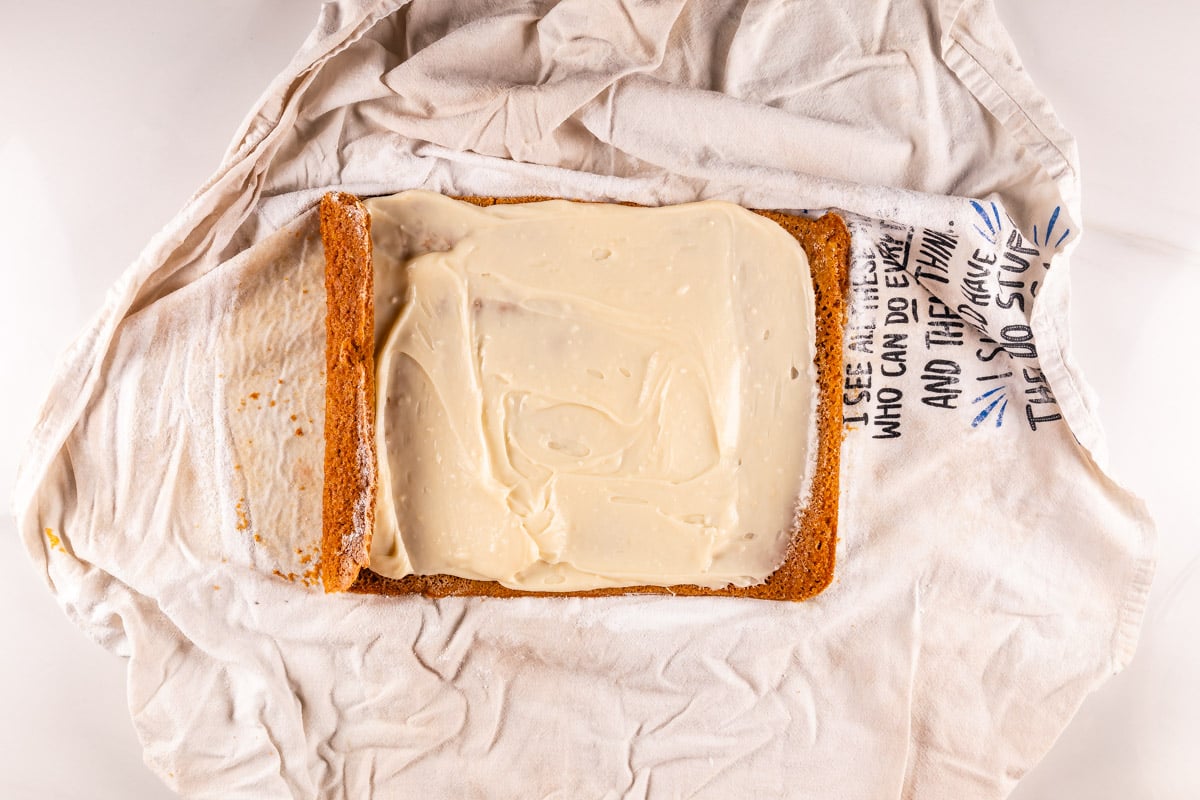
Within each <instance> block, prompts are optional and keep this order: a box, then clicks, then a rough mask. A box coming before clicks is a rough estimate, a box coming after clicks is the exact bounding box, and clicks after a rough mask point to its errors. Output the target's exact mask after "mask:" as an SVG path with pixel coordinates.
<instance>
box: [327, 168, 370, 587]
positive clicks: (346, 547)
mask: <svg viewBox="0 0 1200 800" xmlns="http://www.w3.org/2000/svg"><path fill="white" fill-rule="evenodd" d="M320 217H321V240H322V242H324V245H325V306H326V315H325V485H324V489H323V491H322V493H321V523H322V532H321V583H322V584H323V585H324V587H325V591H327V592H343V591H345V590H347V589H349V588H350V586H351V585H352V584H353V583H354V579H355V578H356V577H357V576H358V573H359V570H360V569H361V568H363V567H365V566H367V564H369V563H370V555H369V553H370V550H371V535H372V533H373V532H374V530H375V472H376V458H375V333H374V331H375V273H374V270H373V267H372V258H371V215H370V214H369V213H368V212H367V209H366V207H365V206H364V205H363V204H362V203H360V202H359V201H358V198H356V197H354V196H353V195H349V194H342V193H340V192H338V193H331V194H327V195H325V197H323V198H322V199H321V209H320Z"/></svg>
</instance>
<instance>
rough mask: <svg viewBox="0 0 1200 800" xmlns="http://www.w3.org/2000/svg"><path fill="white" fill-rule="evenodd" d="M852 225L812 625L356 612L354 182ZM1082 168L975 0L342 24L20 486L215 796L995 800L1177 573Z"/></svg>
mask: <svg viewBox="0 0 1200 800" xmlns="http://www.w3.org/2000/svg"><path fill="white" fill-rule="evenodd" d="M415 187H423V188H427V189H432V190H435V191H441V192H445V193H450V194H474V195H550V196H564V197H574V198H581V199H592V200H624V201H633V202H637V203H643V204H648V205H660V204H666V203H679V202H686V201H691V200H697V199H701V198H719V199H724V200H730V201H733V202H737V203H740V204H742V205H745V206H748V207H754V208H771V209H780V210H786V211H793V212H802V213H815V212H817V211H819V210H821V209H827V208H835V209H839V210H840V212H841V213H843V215H844V216H845V217H846V218H847V220H848V223H849V224H850V226H851V230H852V235H853V240H854V254H853V263H852V268H851V272H852V274H851V317H850V322H849V326H848V329H847V337H846V351H845V356H846V375H845V380H844V382H843V389H844V395H843V402H844V415H845V419H846V423H847V425H846V427H847V433H846V439H845V442H844V445H843V451H842V462H843V464H842V476H841V482H842V496H841V500H840V504H841V519H840V523H839V525H840V536H841V538H840V541H839V545H838V567H837V570H838V571H837V577H836V579H835V582H834V584H833V585H832V586H831V587H830V588H829V589H828V590H826V592H824V593H823V594H822V595H820V596H818V597H817V598H815V599H814V600H811V601H809V602H806V603H802V604H787V603H771V602H760V601H742V600H728V599H722V598H690V599H672V598H669V597H667V598H657V597H655V598H646V597H636V598H634V597H631V598H610V599H599V600H582V599H549V600H545V599H524V600H513V601H486V600H483V601H481V600H461V599H447V600H442V601H436V602H435V601H430V600H426V599H423V598H419V597H409V598H403V599H390V598H377V597H359V596H325V595H323V594H322V593H321V592H320V589H319V587H318V586H317V585H316V581H315V580H314V577H315V572H314V571H313V567H314V558H315V553H316V548H317V542H318V540H319V536H320V525H319V521H320V480H321V477H320V476H321V469H320V466H321V454H322V442H321V436H320V432H321V430H322V422H323V407H322V398H323V393H322V377H321V374H320V370H321V366H322V353H323V346H324V341H323V328H322V316H321V315H322V314H323V306H322V303H323V289H322V284H321V273H320V267H321V252H320V245H319V240H318V239H317V238H316V228H315V218H314V213H313V208H314V205H315V203H316V201H317V200H318V198H319V197H320V196H321V195H322V194H323V193H324V192H325V191H327V190H329V189H331V188H337V189H341V190H344V191H350V192H354V193H357V194H359V195H379V194H387V193H392V192H395V191H399V190H401V189H406V188H415ZM1079 220H1080V214H1079V178H1078V165H1077V156H1076V151H1075V147H1074V143H1073V142H1072V140H1071V138H1070V136H1069V135H1068V134H1067V133H1066V132H1064V131H1063V129H1062V127H1061V126H1060V124H1059V123H1058V122H1057V120H1056V119H1055V117H1054V115H1053V113H1052V111H1051V110H1050V108H1049V106H1048V104H1047V103H1046V102H1045V100H1044V99H1042V98H1041V96H1040V95H1039V94H1038V92H1037V91H1036V89H1035V88H1034V87H1033V86H1032V84H1031V83H1030V81H1029V79H1028V77H1027V76H1026V75H1025V74H1024V72H1023V71H1022V70H1021V68H1020V66H1019V61H1018V59H1017V57H1016V54H1015V53H1014V51H1013V48H1012V45H1011V43H1010V42H1009V40H1008V38H1007V36H1006V35H1005V33H1004V31H1003V29H1002V27H1001V26H1000V24H999V22H998V20H997V18H996V15H995V11H994V9H993V8H992V6H991V4H990V3H988V2H984V1H983V0H942V1H941V2H938V0H907V1H906V2H897V3H891V4H875V3H850V4H847V3H842V2H839V3H807V4H797V3H783V2H752V1H751V2H729V1H728V0H722V1H721V2H711V3H684V2H681V1H680V0H675V1H673V2H672V1H668V2H656V3H649V2H647V3H638V2H633V0H626V2H617V1H616V0H605V1H596V0H589V1H588V2H582V1H578V0H563V2H558V3H546V2H540V3H539V2H527V3H516V2H506V1H505V0H500V1H499V2H497V1H496V0H487V1H486V2H485V1H484V0H474V1H473V2H462V3H433V2H412V3H404V2H398V1H397V0H386V1H384V2H380V1H379V0H374V1H368V0H362V2H353V1H352V0H344V2H331V3H327V4H326V5H325V6H324V7H323V9H322V12H321V17H320V20H319V22H318V25H317V28H316V30H315V31H314V32H313V34H312V35H311V36H310V38H309V39H308V41H307V42H306V43H305V44H304V46H303V47H302V48H301V50H300V52H299V53H298V54H297V56H296V57H295V59H294V60H293V61H292V63H291V64H290V65H289V67H288V68H287V69H286V70H285V71H284V73H283V74H281V75H280V76H279V78H278V79H277V80H276V81H275V82H274V83H273V84H272V85H271V87H270V88H269V89H268V91H267V92H266V94H265V95H264V97H263V98H262V100H261V101H260V102H259V104H258V105H257V106H256V107H255V108H254V109H253V110H252V112H251V113H250V115H249V116H248V117H247V119H246V122H245V123H244V124H243V126H242V129H241V130H240V131H239V132H238V134H237V135H236V137H235V139H234V142H233V144H232V145H231V147H230V150H229V152H228V155H227V156H226V158H225V159H224V161H223V163H222V164H221V166H220V168H219V169H218V170H217V172H216V173H215V174H214V176H213V177H212V179H211V180H210V181H209V182H208V183H207V184H206V185H205V186H203V187H201V189H200V191H199V192H198V193H197V194H196V195H195V197H194V198H193V199H192V200H191V201H190V202H189V203H188V205H187V206H186V207H185V208H184V209H183V210H182V211H181V212H180V213H179V214H178V215H177V216H176V217H175V219H173V220H172V221H171V223H170V224H169V225H168V226H167V227H166V228H165V229H164V230H163V231H162V232H161V233H160V234H159V235H158V236H157V237H155V239H154V240H153V241H152V242H151V243H150V245H149V246H148V247H147V249H146V250H145V252H144V253H143V254H142V256H141V257H140V258H139V260H138V261H137V262H136V263H135V264H134V265H133V266H131V267H130V269H129V270H128V271H127V272H126V273H125V275H124V276H123V277H122V279H121V280H120V281H119V282H118V283H117V285H116V286H114V287H113V289H112V291H111V292H110V294H109V296H108V299H107V302H106V305H105V307H104V309H103V311H102V313H101V314H100V316H99V317H98V318H97V320H96V322H95V324H94V326H93V327H92V328H91V329H90V330H89V331H87V332H86V333H85V335H84V336H82V337H81V338H80V339H79V340H78V341H77V342H76V343H75V345H74V346H73V347H72V349H71V350H70V351H69V352H68V354H67V356H66V358H65V359H64V361H63V364H62V367H61V369H60V372H59V373H58V375H57V377H56V380H55V383H54V386H53V388H52V390H51V392H50V395H49V399H48V400H47V403H46V406H45V409H44V411H43V414H42V417H41V420H40V422H39V424H38V426H37V429H36V431H35V433H34V436H33V439H32V441H31V444H30V448H29V452H28V456H27V458H26V460H25V463H24V467H23V471H22V474H21V479H20V482H19V485H18V489H17V495H16V499H15V502H16V511H17V514H18V518H19V523H20V528H21V531H22V535H23V537H24V540H25V543H26V545H27V547H28V549H29V552H30V553H31V555H32V557H33V560H34V563H35V564H36V566H37V568H38V569H39V570H40V571H42V572H43V573H44V575H45V577H46V580H47V583H48V585H49V586H50V587H51V589H52V591H54V592H55V594H56V596H57V597H58V599H59V601H60V603H61V604H62V606H63V608H64V610H65V611H66V612H67V613H68V615H70V617H71V618H72V619H74V620H75V621H76V623H77V624H78V625H79V626H80V627H81V628H82V629H83V630H84V631H86V632H87V633H88V634H89V635H90V636H92V637H93V638H95V639H96V640H97V641H99V642H101V643H102V644H103V645H105V646H106V647H108V648H109V649H111V650H112V651H113V652H116V653H119V654H121V655H124V656H127V657H128V658H129V702H130V711H131V714H132V717H133V721H134V725H135V727H136V729H137V732H138V735H139V736H140V738H141V740H142V741H143V743H144V745H145V755H146V760H147V763H148V764H149V765H150V766H151V768H153V769H154V770H155V771H156V772H157V773H158V774H159V775H160V776H161V777H162V778H163V780H164V781H166V782H167V783H168V785H170V786H172V787H173V788H175V789H177V790H178V791H179V792H181V793H182V794H183V795H185V796H187V797H197V798H207V797H212V798H231V797H248V798H249V797H252V798H274V797H304V798H361V797H367V796H375V797H393V796H407V795H408V794H411V793H415V792H417V791H420V792H421V793H423V794H424V795H426V796H429V797H522V798H525V797H613V798H615V797H631V798H634V797H714V798H719V797H742V796H771V797H803V798H825V797H830V798H834V797H836V798H871V799H872V800H875V799H877V798H886V797H920V798H943V797H944V798H954V799H955V800H957V799H958V798H964V797H971V798H993V797H995V798H999V797H1003V796H1005V795H1006V794H1007V793H1008V792H1009V791H1010V790H1011V788H1012V787H1013V785H1014V783H1015V781H1016V780H1017V779H1018V778H1019V777H1020V776H1021V775H1022V774H1023V773H1024V772H1025V771H1026V770H1027V769H1028V768H1029V767H1030V766H1032V765H1033V764H1034V763H1035V762H1036V761H1037V759H1038V758H1039V757H1040V756H1041V755H1042V754H1043V753H1044V752H1045V750H1046V749H1047V748H1048V747H1049V746H1050V744H1051V742H1052V741H1053V740H1054V738H1055V737H1056V736H1057V734H1058V733H1059V731H1060V730H1061V729H1062V728H1063V727H1064V726H1065V724H1066V723H1067V721H1068V720H1069V718H1070V717H1071V715H1072V714H1073V713H1074V711H1075V709H1076V708H1077V707H1078V705H1079V703H1080V702H1081V701H1082V699H1083V698H1084V697H1085V695H1086V694H1087V693H1088V692H1089V691H1090V690H1092V689H1093V688H1095V687H1096V686H1097V685H1098V684H1099V683H1100V682H1101V681H1103V680H1104V679H1105V677H1106V676H1108V675H1110V674H1112V673H1113V672H1114V671H1116V670H1119V669H1120V668H1121V667H1122V666H1123V665H1124V664H1125V663H1127V661H1128V659H1129V658H1130V656H1131V654H1132V652H1133V649H1134V646H1135V642H1136V638H1137V631H1138V627H1139V625H1140V621H1141V615H1142V611H1143V608H1144V605H1145V597H1146V593H1147V591H1148V587H1149V582H1150V578H1151V574H1152V557H1151V551H1152V545H1153V529H1152V525H1151V523H1150V521H1149V518H1148V516H1147V514H1146V511H1145V509H1144V507H1143V506H1142V504H1141V503H1140V502H1139V501H1137V500H1136V499H1134V498H1133V497H1131V496H1130V495H1129V494H1128V493H1127V492H1125V491H1124V490H1122V489H1121V488H1120V487H1119V486H1117V485H1116V484H1115V483H1114V482H1113V481H1112V480H1111V479H1110V478H1109V477H1108V475H1107V473H1106V472H1105V471H1104V466H1103V465H1104V454H1103V442H1102V437H1101V433H1100V430H1099V427H1098V425H1097V423H1096V421H1095V417H1094V415H1093V412H1092V401H1091V399H1090V396H1089V393H1088V390H1087V388H1086V384H1085V383H1084V382H1083V380H1082V378H1081V376H1080V375H1079V373H1078V371H1077V369H1076V368H1075V367H1074V366H1073V364H1072V362H1071V360H1070V353H1069V336H1068V326H1067V302H1068V265H1069V257H1070V254H1071V251H1072V249H1073V247H1074V245H1075V243H1076V242H1077V241H1078V239H1079V236H1080V234H1081V231H1080V227H1079Z"/></svg>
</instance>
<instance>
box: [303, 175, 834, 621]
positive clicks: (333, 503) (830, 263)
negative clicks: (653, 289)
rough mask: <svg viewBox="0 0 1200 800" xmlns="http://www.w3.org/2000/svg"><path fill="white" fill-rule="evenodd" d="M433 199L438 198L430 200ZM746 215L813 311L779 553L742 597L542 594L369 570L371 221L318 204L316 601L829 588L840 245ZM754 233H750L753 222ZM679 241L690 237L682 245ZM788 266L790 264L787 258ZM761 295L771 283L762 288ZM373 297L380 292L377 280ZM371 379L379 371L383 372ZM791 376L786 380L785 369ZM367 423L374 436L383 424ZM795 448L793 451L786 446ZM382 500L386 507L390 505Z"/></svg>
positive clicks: (786, 596) (677, 588) (829, 221)
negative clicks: (802, 277)
mask: <svg viewBox="0 0 1200 800" xmlns="http://www.w3.org/2000/svg"><path fill="white" fill-rule="evenodd" d="M433 199H434V200H438V199H439V198H437V197H436V196H434V197H433ZM458 199H459V200H461V201H464V202H467V203H471V204H473V205H475V206H483V207H486V206H493V205H498V204H512V203H537V202H541V201H543V200H546V199H547V198H534V197H518V198H481V197H466V198H458ZM442 202H446V201H442ZM565 208H566V209H567V210H571V209H572V208H578V207H575V206H569V205H568V206H565ZM497 210H499V209H497ZM732 211H733V212H737V213H738V214H742V215H745V212H744V211H740V210H739V209H736V208H733V209H732ZM476 213H478V212H476ZM505 213H508V212H507V211H506V212H505ZM756 213H757V214H759V215H761V216H762V217H764V218H766V219H768V220H771V221H772V222H774V223H776V224H777V225H778V226H779V227H780V228H782V230H784V231H786V232H787V233H788V234H790V235H791V236H792V237H794V239H795V240H796V242H798V243H799V245H800V247H801V248H802V249H803V251H804V254H805V255H806V256H807V259H808V267H809V271H810V274H811V278H812V298H813V300H814V301H815V308H814V312H815V320H814V326H813V327H814V328H815V330H814V333H815V339H814V340H813V344H814V347H813V352H814V359H813V361H814V367H815V369H814V372H815V383H816V391H817V394H816V403H815V414H816V419H815V426H814V428H815V434H816V440H815V445H814V446H813V447H811V448H810V449H809V453H810V458H812V459H813V460H814V461H815V463H814V465H813V467H812V474H811V481H810V482H809V483H808V484H807V493H806V496H805V498H804V501H803V502H802V503H800V504H799V505H798V506H797V507H796V510H795V517H794V524H793V526H792V529H791V531H790V537H789V538H788V539H787V542H786V549H785V551H784V554H783V557H782V563H780V564H779V566H778V568H776V569H775V571H774V572H773V573H771V574H770V575H769V576H767V577H766V578H765V579H763V580H761V581H759V582H757V583H753V584H751V585H743V586H734V585H728V586H723V587H720V588H709V587H704V586H697V585H692V584H675V585H645V586H613V587H603V588H593V589H587V590H582V591H544V592H541V591H532V590H528V589H522V588H513V587H512V586H506V585H502V584H501V583H499V582H497V581H493V580H477V579H472V578H465V577H458V576H455V575H447V574H409V575H405V576H404V577H399V578H392V577H386V576H384V575H381V574H378V573H376V572H374V571H372V570H371V569H370V563H371V558H370V555H371V540H372V535H373V533H374V531H375V515H376V510H377V496H376V493H377V491H384V488H383V485H384V483H385V482H386V478H384V479H381V478H380V475H379V473H380V469H381V464H380V457H379V456H380V454H379V453H378V452H377V449H376V448H377V446H378V445H377V440H378V436H377V430H376V427H377V420H376V386H375V367H376V361H375V359H376V347H377V344H376V341H375V337H374V330H375V308H374V303H375V286H374V275H375V265H374V260H373V253H372V237H371V218H370V212H369V211H368V209H367V208H366V206H365V205H364V204H363V203H362V202H360V201H359V200H358V199H357V198H355V197H354V196H352V195H348V194H344V193H331V194H328V195H326V196H325V197H324V198H323V200H322V202H321V207H320V225H321V236H322V240H323V242H324V247H325V257H326V272H325V284H326V304H327V316H326V320H327V321H326V404H325V405H326V414H325V482H324V490H323V495H322V498H323V506H322V512H323V535H322V548H321V564H320V571H321V577H322V582H323V585H324V588H325V590H326V591H327V592H340V591H352V592H360V593H370V594H386V595H404V594H423V595H426V596H431V597H446V596H486V597H518V596H544V597H554V596H607V595H621V594H646V593H655V594H672V595H676V596H730V597H753V598H760V599H769V600H803V599H805V598H808V597H811V596H813V595H815V594H817V593H818V592H820V591H822V590H823V589H824V588H825V587H826V586H828V585H829V583H830V581H831V580H832V578H833V570H834V555H835V550H836V541H837V518H838V491H839V490H838V476H839V456H840V448H841V438H842V422H841V404H840V400H841V393H840V384H841V376H842V369H843V367H842V347H843V330H844V326H845V302H846V294H847V286H848V257H849V247H850V237H849V233H848V232H847V230H846V226H845V224H844V223H843V221H842V220H841V219H840V218H839V217H838V216H837V215H836V214H832V213H827V214H825V215H824V216H823V217H821V218H820V219H817V220H810V219H807V218H804V217H798V216H793V215H788V214H783V213H779V212H774V211H757V212H756ZM539 219H540V217H539ZM749 219H750V220H753V219H754V218H753V217H749ZM756 225H757V226H759V227H761V226H762V223H761V222H760V223H756ZM768 232H769V231H768ZM776 235H777V234H776ZM688 238H689V239H690V238H691V237H690V234H689V236H688ZM655 241H658V240H657V239H655ZM796 257H797V258H799V254H798V253H797V256H796ZM639 274H640V273H639ZM770 285H771V286H774V285H775V284H774V283H773V282H772V283H771V284H770ZM381 286H383V287H386V281H385V282H384V283H382V284H381ZM380 291H384V289H382V288H381V289H380ZM381 302H382V301H381ZM790 307H791V306H790V305H788V306H786V308H790ZM764 338H765V337H764ZM785 366H786V365H785ZM380 368H381V369H386V367H383V366H381V367H380ZM792 372H793V375H792V377H793V378H795V375H796V371H795V369H793V371H792ZM382 379H383V378H382V377H381V380H382ZM381 402H382V401H381ZM378 424H380V425H382V424H383V422H382V420H380V421H378ZM772 445H773V446H777V447H787V446H788V443H787V442H776V443H772ZM794 446H795V447H803V446H804V445H803V444H802V443H797V444H796V445H794ZM388 452H391V448H388ZM738 463H739V464H740V463H741V461H740V460H739V461H738ZM755 485H757V484H755ZM388 497H389V499H390V497H391V496H390V495H389V496H388ZM455 497H456V498H457V495H455ZM385 513H386V512H385ZM776 519H780V520H782V519H785V518H783V517H777V518H776ZM381 535H383V534H381ZM769 563H778V562H775V561H772V562H769ZM378 568H380V567H378V565H377V569H378ZM764 571H765V570H764ZM501 574H506V573H501ZM756 578H757V576H756ZM502 579H504V578H502ZM639 579H644V578H639ZM696 579H698V578H692V580H696ZM504 580H506V579H504Z"/></svg>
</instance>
